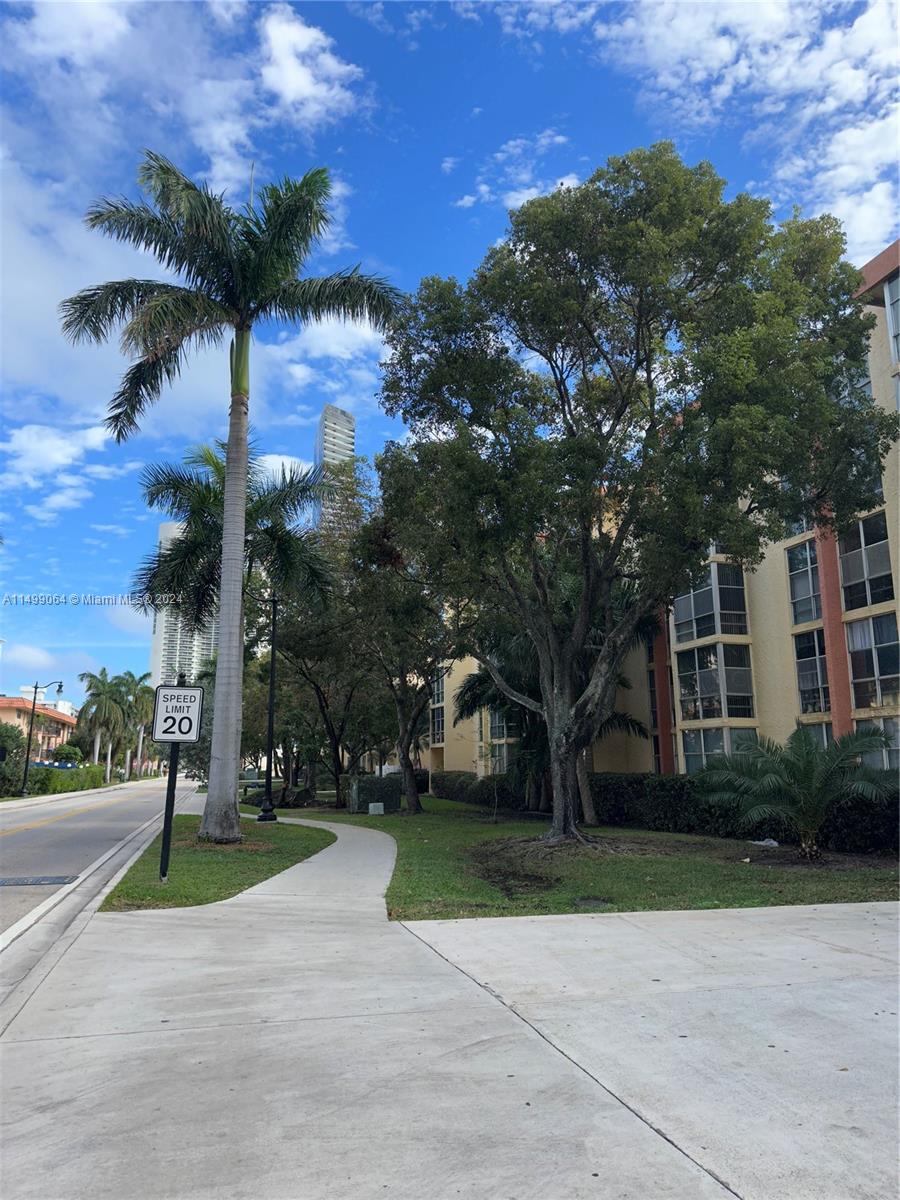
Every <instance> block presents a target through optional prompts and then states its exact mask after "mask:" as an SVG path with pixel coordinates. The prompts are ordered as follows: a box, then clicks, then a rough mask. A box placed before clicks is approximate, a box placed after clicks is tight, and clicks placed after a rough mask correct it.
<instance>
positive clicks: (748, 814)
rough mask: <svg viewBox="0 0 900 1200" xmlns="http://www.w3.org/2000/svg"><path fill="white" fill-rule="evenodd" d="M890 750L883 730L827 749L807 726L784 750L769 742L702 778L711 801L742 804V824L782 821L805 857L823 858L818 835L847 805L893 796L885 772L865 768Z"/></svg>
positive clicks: (721, 762)
mask: <svg viewBox="0 0 900 1200" xmlns="http://www.w3.org/2000/svg"><path fill="white" fill-rule="evenodd" d="M889 745H890V739H889V738H887V737H886V736H885V734H883V733H882V732H881V731H880V730H876V731H874V732H871V733H860V732H856V733H845V734H844V736H843V737H840V738H838V739H837V740H836V741H834V742H832V743H831V745H829V746H827V747H826V748H825V749H823V748H822V746H821V745H820V743H819V742H818V741H816V739H815V738H813V736H812V734H811V733H810V732H809V730H808V729H807V728H806V727H805V726H804V725H798V726H797V728H796V729H795V730H794V732H793V733H792V734H791V736H790V737H789V738H788V740H787V742H786V743H785V744H784V745H783V746H780V745H779V744H778V743H777V742H773V741H771V740H770V739H768V738H763V739H761V740H760V741H759V742H758V743H757V744H753V743H749V744H748V745H746V746H742V747H741V750H740V753H738V754H731V755H723V756H722V757H720V758H716V759H714V760H713V762H712V763H711V764H710V765H709V766H708V767H707V768H706V769H705V770H704V771H703V772H701V773H700V774H699V775H698V776H697V779H698V781H699V782H700V783H701V784H702V785H703V786H704V787H705V788H706V789H707V791H708V793H709V798H710V799H711V800H713V801H718V802H720V803H722V802H724V803H731V804H734V803H737V805H738V811H739V819H740V821H741V823H742V824H743V825H752V824H753V823H754V822H755V821H758V820H761V819H764V818H765V817H778V818H780V819H781V820H782V821H784V822H785V823H786V824H787V825H788V827H789V828H790V829H791V830H793V832H794V833H796V834H797V837H798V838H799V841H800V854H801V855H802V856H803V857H804V858H807V859H811V858H818V857H819V846H818V836H819V831H820V829H821V828H822V825H823V823H824V822H825V819H826V817H827V816H828V814H829V813H830V812H831V810H832V809H833V808H834V807H835V806H836V805H838V804H841V803H842V802H843V801H845V800H854V799H862V800H881V799H883V798H884V797H886V796H888V795H889V794H890V792H891V786H892V781H891V779H890V777H889V775H888V772H886V771H876V770H872V769H871V768H868V767H864V766H861V765H860V760H861V759H862V758H863V756H864V755H866V754H871V753H873V752H874V751H880V750H882V749H884V748H885V747H887V746H889Z"/></svg>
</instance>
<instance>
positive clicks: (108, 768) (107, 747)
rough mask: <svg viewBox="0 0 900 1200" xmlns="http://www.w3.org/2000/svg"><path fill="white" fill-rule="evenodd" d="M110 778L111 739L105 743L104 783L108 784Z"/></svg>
mask: <svg viewBox="0 0 900 1200" xmlns="http://www.w3.org/2000/svg"><path fill="white" fill-rule="evenodd" d="M111 777H112V738H110V739H109V741H108V742H107V743H106V774H105V776H104V781H105V782H106V783H109V781H110V778H111Z"/></svg>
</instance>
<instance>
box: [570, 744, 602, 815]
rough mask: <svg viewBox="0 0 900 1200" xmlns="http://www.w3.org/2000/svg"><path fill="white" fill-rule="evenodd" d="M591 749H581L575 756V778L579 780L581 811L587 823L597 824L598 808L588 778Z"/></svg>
mask: <svg viewBox="0 0 900 1200" xmlns="http://www.w3.org/2000/svg"><path fill="white" fill-rule="evenodd" d="M589 753H590V751H589V750H579V751H577V752H576V757H575V778H576V780H577V781H578V796H579V799H580V800H581V812H582V815H583V817H584V823H585V825H597V824H599V822H598V820H597V810H596V808H595V807H594V797H593V796H592V795H591V783H590V780H589V779H588V765H587V756H588V754H589Z"/></svg>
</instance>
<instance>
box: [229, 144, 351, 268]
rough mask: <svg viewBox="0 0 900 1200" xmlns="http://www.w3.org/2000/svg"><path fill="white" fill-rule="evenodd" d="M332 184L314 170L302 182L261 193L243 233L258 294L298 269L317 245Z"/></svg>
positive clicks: (325, 223)
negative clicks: (252, 266) (257, 211)
mask: <svg viewBox="0 0 900 1200" xmlns="http://www.w3.org/2000/svg"><path fill="white" fill-rule="evenodd" d="M330 196H331V180H330V178H329V174H328V171H327V169H326V168H324V167H316V168H314V169H313V170H311V171H307V172H306V174H305V175H304V176H303V177H302V178H301V179H290V178H285V179H283V180H282V182H281V183H278V184H275V183H273V184H269V185H267V186H266V187H264V188H262V189H261V191H260V201H261V204H260V211H259V213H256V212H251V213H250V214H249V217H248V221H247V224H246V225H245V226H244V229H243V230H242V234H243V238H244V240H245V241H248V242H249V243H250V245H249V248H250V250H251V254H252V259H253V263H254V275H255V283H256V284H257V285H261V286H260V287H259V290H261V291H263V290H266V284H268V285H269V287H272V286H275V285H277V284H278V283H279V282H281V281H282V280H283V279H284V278H285V277H286V276H293V275H295V274H296V273H297V271H298V270H299V269H300V267H301V265H302V264H303V262H304V260H305V259H306V258H307V257H308V255H309V252H310V250H311V249H312V247H313V246H314V245H315V243H316V241H317V240H318V239H319V238H320V237H321V236H322V234H323V233H324V232H325V230H326V229H327V228H328V224H329V221H330V215H329V212H328V200H329V198H330Z"/></svg>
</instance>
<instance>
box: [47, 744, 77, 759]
mask: <svg viewBox="0 0 900 1200" xmlns="http://www.w3.org/2000/svg"><path fill="white" fill-rule="evenodd" d="M51 757H52V758H53V761H54V762H58V763H60V762H61V763H81V762H84V755H83V754H82V753H81V751H80V750H79V748H78V747H77V746H72V745H70V744H69V743H68V742H67V743H66V744H65V745H64V746H57V747H56V749H55V750H54V751H53V754H52V756H51Z"/></svg>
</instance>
